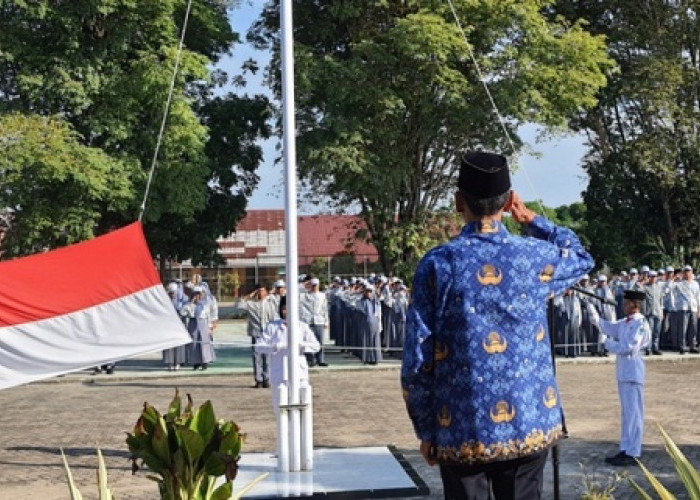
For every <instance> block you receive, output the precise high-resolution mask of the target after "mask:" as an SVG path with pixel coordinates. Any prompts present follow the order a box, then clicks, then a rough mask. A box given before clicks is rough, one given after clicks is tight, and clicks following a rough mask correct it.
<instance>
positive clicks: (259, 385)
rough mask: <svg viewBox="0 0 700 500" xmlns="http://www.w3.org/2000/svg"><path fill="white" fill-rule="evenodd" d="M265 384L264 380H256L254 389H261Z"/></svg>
mask: <svg viewBox="0 0 700 500" xmlns="http://www.w3.org/2000/svg"><path fill="white" fill-rule="evenodd" d="M262 386H263V383H262V382H255V385H254V386H253V389H260V388H261V387H262Z"/></svg>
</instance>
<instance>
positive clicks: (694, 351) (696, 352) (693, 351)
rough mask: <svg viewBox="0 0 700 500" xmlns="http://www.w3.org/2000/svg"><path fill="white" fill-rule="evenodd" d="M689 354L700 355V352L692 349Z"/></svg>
mask: <svg viewBox="0 0 700 500" xmlns="http://www.w3.org/2000/svg"><path fill="white" fill-rule="evenodd" d="M688 352H689V353H690V354H700V351H698V350H697V349H691V350H690V351H688Z"/></svg>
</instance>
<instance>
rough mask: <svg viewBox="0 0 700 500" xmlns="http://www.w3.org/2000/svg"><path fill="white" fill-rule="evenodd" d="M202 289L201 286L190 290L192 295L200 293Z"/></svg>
mask: <svg viewBox="0 0 700 500" xmlns="http://www.w3.org/2000/svg"><path fill="white" fill-rule="evenodd" d="M203 291H204V289H203V288H202V287H201V286H196V287H194V288H193V289H192V293H202V292H203Z"/></svg>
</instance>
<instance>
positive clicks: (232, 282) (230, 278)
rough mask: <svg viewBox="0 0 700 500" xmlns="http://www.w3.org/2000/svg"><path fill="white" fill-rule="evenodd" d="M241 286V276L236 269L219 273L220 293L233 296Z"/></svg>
mask: <svg viewBox="0 0 700 500" xmlns="http://www.w3.org/2000/svg"><path fill="white" fill-rule="evenodd" d="M240 286H241V278H240V276H239V275H238V272H237V271H235V270H234V271H232V272H230V273H225V274H222V275H221V293H223V294H224V295H228V296H230V297H233V296H235V295H236V292H237V291H238V287H240Z"/></svg>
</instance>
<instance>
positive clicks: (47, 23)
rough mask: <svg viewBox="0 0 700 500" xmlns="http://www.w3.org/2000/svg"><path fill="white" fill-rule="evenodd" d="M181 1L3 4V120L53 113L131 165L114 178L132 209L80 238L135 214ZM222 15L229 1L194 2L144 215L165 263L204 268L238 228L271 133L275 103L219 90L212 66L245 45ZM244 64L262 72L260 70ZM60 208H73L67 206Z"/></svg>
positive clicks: (111, 214)
mask: <svg viewBox="0 0 700 500" xmlns="http://www.w3.org/2000/svg"><path fill="white" fill-rule="evenodd" d="M185 6H186V1H185V0H161V1H158V2H139V1H136V0H123V1H120V2H113V1H109V0H84V1H80V2H53V1H50V0H37V1H33V2H16V1H8V0H0V75H1V76H0V114H7V113H20V114H22V115H24V116H26V117H27V118H30V119H32V118H34V117H36V116H51V117H52V120H53V121H54V122H61V121H62V122H64V124H65V126H66V127H69V129H70V130H72V131H73V134H72V140H73V141H75V142H77V144H79V145H81V146H84V147H86V148H91V149H90V150H91V151H95V150H100V151H101V152H102V155H103V157H102V159H104V160H105V161H107V162H109V163H111V164H112V165H124V166H125V168H124V169H123V171H122V172H121V173H119V175H123V176H126V179H127V180H128V184H129V185H128V187H126V189H129V190H130V195H129V197H128V198H129V199H128V203H126V204H124V203H121V204H111V205H108V204H103V205H102V206H101V207H99V216H97V217H94V218H93V219H92V220H91V221H88V220H86V224H85V227H84V230H83V232H82V233H80V234H77V233H76V234H75V235H73V239H74V238H76V237H77V238H79V239H80V238H84V237H90V236H91V235H92V234H93V233H95V234H99V233H102V232H105V231H108V230H110V229H112V228H114V227H119V226H121V225H124V224H125V223H128V222H132V221H133V220H135V219H136V217H137V215H138V213H139V207H140V205H141V201H142V198H143V194H144V191H145V187H146V180H147V172H148V170H149V169H150V167H151V161H152V157H153V153H154V150H155V147H156V141H157V136H158V130H159V128H160V123H161V119H162V116H163V110H164V107H165V103H166V100H167V95H168V90H169V85H170V80H171V77H172V72H173V67H174V63H175V59H176V56H177V46H178V42H179V35H180V32H181V29H182V24H183V21H184V17H185V16H184V14H185ZM226 8H227V2H225V1H223V0H194V1H193V5H192V10H191V14H190V20H189V23H188V30H187V36H186V38H185V47H184V51H183V53H182V61H181V63H180V68H179V72H178V76H177V80H176V83H175V87H174V94H173V98H172V103H171V108H170V113H169V117H168V122H167V127H166V130H165V135H164V138H163V143H162V147H161V150H160V154H159V157H158V166H157V170H156V173H155V176H154V178H153V184H152V186H151V192H150V195H149V198H148V200H147V204H146V211H145V214H144V217H143V221H144V227H145V230H146V236H147V239H148V241H149V245H150V247H151V250H152V251H153V253H155V254H158V255H160V257H161V261H162V262H164V261H165V259H166V258H168V257H175V256H177V257H179V258H180V259H186V258H190V257H191V258H193V260H194V263H195V264H196V263H200V262H209V261H210V260H211V259H212V256H213V255H214V249H215V245H216V243H215V240H216V238H217V237H218V236H220V235H221V234H225V233H227V232H229V231H230V230H231V229H232V228H233V227H234V225H235V221H236V220H237V219H238V218H240V217H241V216H242V214H243V212H244V210H245V203H246V197H247V196H248V195H249V194H250V192H251V190H252V189H253V188H254V186H255V183H257V176H256V175H255V173H254V172H255V169H256V167H257V165H258V163H259V161H260V158H261V153H260V149H259V148H258V147H257V146H256V145H255V144H254V142H255V138H257V137H258V136H263V137H266V136H267V134H269V129H268V125H267V119H268V117H269V104H268V102H267V100H266V99H265V98H264V97H260V96H254V97H247V96H245V97H239V96H235V95H233V94H229V95H226V96H216V95H215V94H214V89H215V88H216V87H217V86H219V85H221V84H222V83H224V82H226V81H227V75H224V74H221V73H215V72H214V73H213V72H212V70H211V69H210V68H211V66H212V65H213V64H214V63H215V62H216V61H217V60H218V58H219V56H220V55H221V54H222V53H224V52H228V51H229V50H230V49H231V47H232V46H233V45H234V44H235V43H236V42H238V40H239V37H238V34H236V33H234V32H233V31H231V28H230V25H229V23H228V19H227V11H226ZM247 67H248V68H249V69H251V70H255V65H254V64H253V63H249V64H248V65H247ZM238 80H239V81H240V82H241V83H244V79H243V78H242V77H239V79H238ZM61 127H63V125H61ZM66 130H68V128H66ZM0 141H2V137H0ZM0 144H2V142H0ZM223 144H225V145H226V147H224V146H223ZM85 166H87V165H84V166H83V167H85ZM126 167H128V168H126ZM62 168H66V169H67V168H72V167H71V166H70V165H64V166H63V167H62ZM2 175H3V173H2V172H0V181H2V180H3V179H2V177H1V176H2ZM4 185H5V184H4V182H3V186H4ZM54 203H58V204H62V205H60V206H58V208H59V209H61V210H63V209H66V210H70V209H71V203H72V200H71V199H70V198H67V197H64V198H57V199H56V200H54ZM27 209H28V205H22V206H19V207H15V208H14V209H13V210H14V212H13V220H12V223H13V224H14V225H16V226H17V230H16V232H17V234H26V231H27V230H29V229H30V228H29V227H28V224H29V223H30V222H31V220H29V219H25V218H24V217H23V212H24V210H27ZM54 222H55V221H54ZM88 222H89V223H88ZM52 223H53V222H52ZM57 229H58V228H57V227H54V231H55V230H57ZM55 243H57V242H55V241H48V240H47V241H44V242H43V243H40V242H39V243H37V244H39V245H40V246H41V245H43V246H45V247H50V246H53V245H54V244H55Z"/></svg>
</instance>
